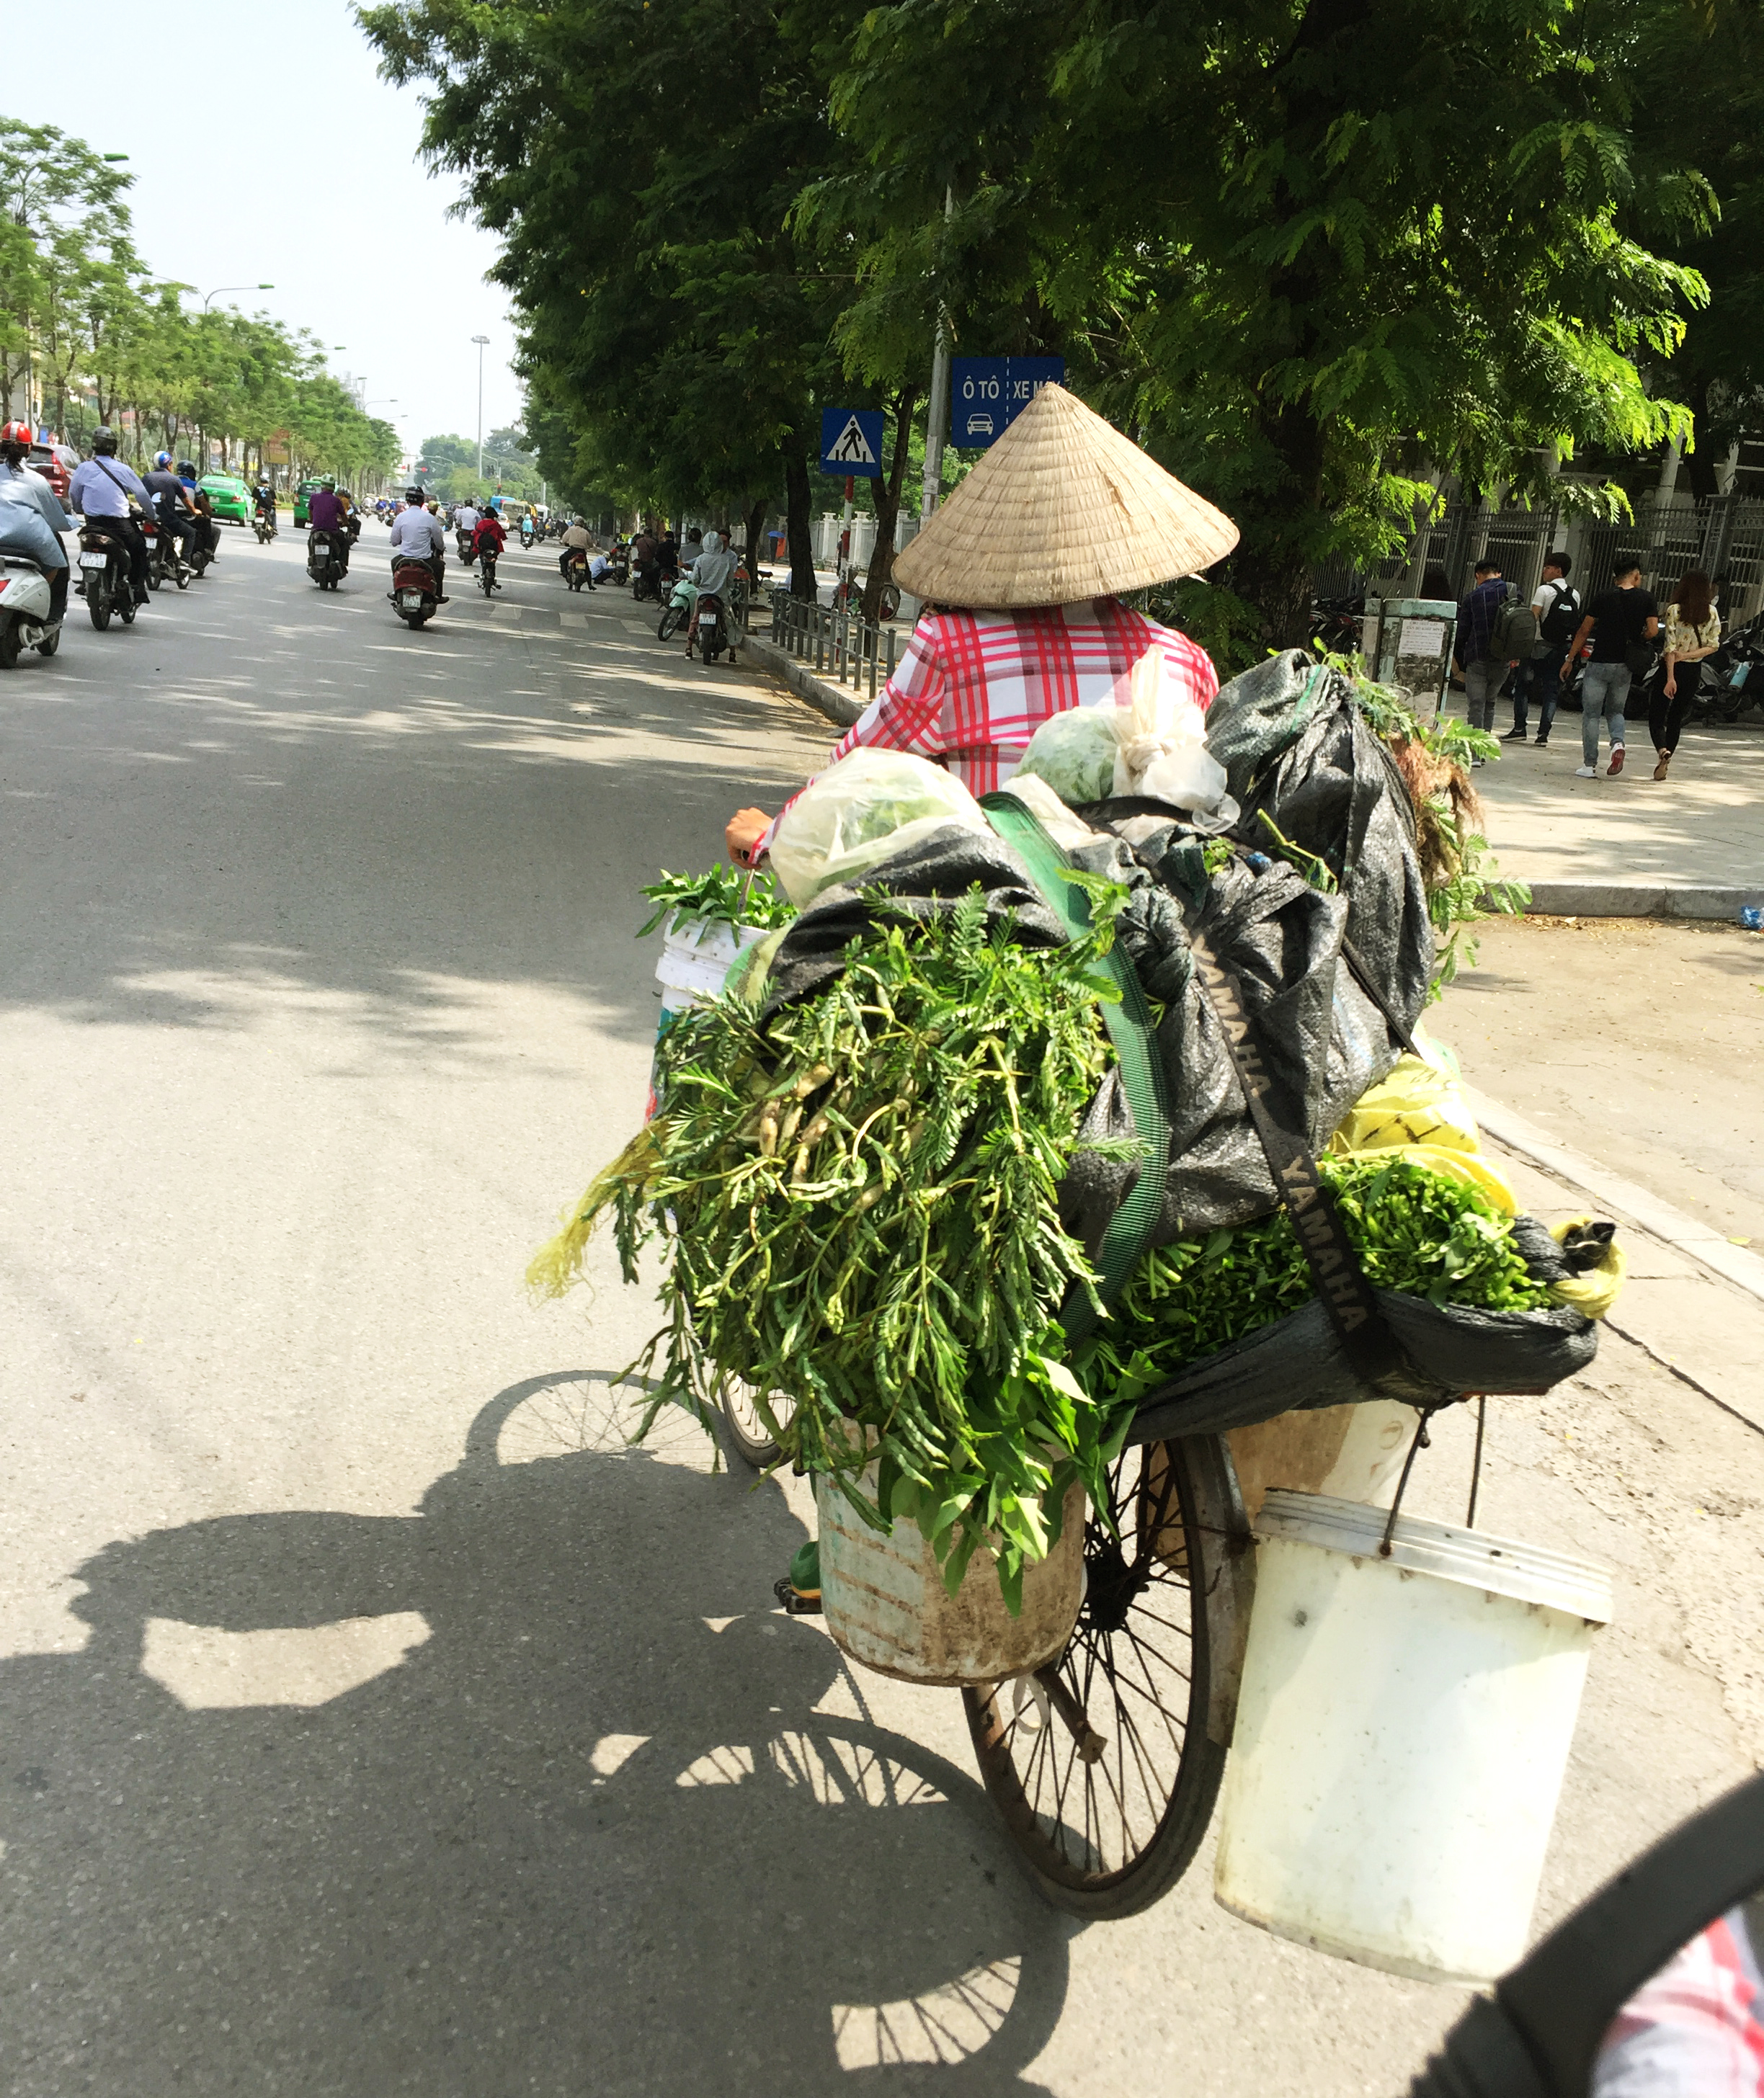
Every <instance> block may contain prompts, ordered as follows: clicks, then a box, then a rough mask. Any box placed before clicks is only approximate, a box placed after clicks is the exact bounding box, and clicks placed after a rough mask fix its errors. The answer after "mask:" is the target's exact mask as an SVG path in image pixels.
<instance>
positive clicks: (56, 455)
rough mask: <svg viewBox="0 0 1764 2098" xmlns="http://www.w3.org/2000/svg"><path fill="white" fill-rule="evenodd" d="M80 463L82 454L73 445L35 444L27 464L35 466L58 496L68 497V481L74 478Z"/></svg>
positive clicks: (64, 499) (65, 498)
mask: <svg viewBox="0 0 1764 2098" xmlns="http://www.w3.org/2000/svg"><path fill="white" fill-rule="evenodd" d="M79 463H80V454H78V453H77V451H76V450H74V449H73V447H72V445H32V446H31V450H30V456H29V459H27V460H26V461H25V464H26V465H27V466H33V467H36V469H37V472H39V473H40V474H41V475H42V477H43V478H44V480H45V481H47V482H48V483H49V485H50V487H51V488H52V489H54V490H55V494H56V496H57V497H58V498H59V500H60V501H62V502H63V503H65V502H66V501H67V499H68V482H69V481H72V478H73V470H74V468H75V467H77V465H78V464H79Z"/></svg>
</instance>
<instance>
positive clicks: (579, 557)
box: [564, 546, 590, 590]
mask: <svg viewBox="0 0 1764 2098" xmlns="http://www.w3.org/2000/svg"><path fill="white" fill-rule="evenodd" d="M564 582H567V583H568V585H569V586H570V588H571V589H572V590H580V589H581V587H582V586H583V585H584V584H585V583H588V582H590V577H589V574H588V549H587V548H586V546H574V547H572V548H571V550H570V556H569V566H568V568H565V569H564Z"/></svg>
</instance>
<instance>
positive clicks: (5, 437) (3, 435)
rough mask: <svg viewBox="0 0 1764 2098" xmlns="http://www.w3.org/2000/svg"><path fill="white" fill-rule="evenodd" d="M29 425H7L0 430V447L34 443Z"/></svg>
mask: <svg viewBox="0 0 1764 2098" xmlns="http://www.w3.org/2000/svg"><path fill="white" fill-rule="evenodd" d="M34 442H35V440H34V439H33V437H32V436H31V426H30V424H29V423H8V424H7V426H6V428H4V429H3V430H0V445H29V444H32V443H34Z"/></svg>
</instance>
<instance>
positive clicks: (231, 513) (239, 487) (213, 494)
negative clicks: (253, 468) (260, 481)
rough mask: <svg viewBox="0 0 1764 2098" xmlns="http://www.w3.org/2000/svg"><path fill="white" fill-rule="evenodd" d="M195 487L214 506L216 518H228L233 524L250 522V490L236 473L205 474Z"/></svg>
mask: <svg viewBox="0 0 1764 2098" xmlns="http://www.w3.org/2000/svg"><path fill="white" fill-rule="evenodd" d="M196 485H197V487H198V488H200V489H201V490H202V492H203V493H204V495H206V496H207V497H208V500H209V502H210V503H213V505H214V514H215V516H217V517H226V518H230V520H232V522H233V523H234V524H249V523H250V522H251V509H252V503H251V490H250V489H248V488H247V487H246V485H245V484H244V481H241V480H240V479H239V476H238V475H237V474H236V473H205V474H204V476H202V478H201V480H200V481H198V482H197V483H196Z"/></svg>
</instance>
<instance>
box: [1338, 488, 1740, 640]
mask: <svg viewBox="0 0 1764 2098" xmlns="http://www.w3.org/2000/svg"><path fill="white" fill-rule="evenodd" d="M1637 511H1638V515H1637V516H1636V517H1635V519H1634V520H1633V521H1631V522H1630V523H1627V524H1594V523H1591V522H1589V521H1587V520H1586V519H1585V518H1583V517H1580V516H1573V515H1572V514H1570V513H1568V512H1565V511H1559V510H1555V509H1549V510H1542V509H1539V510H1499V511H1488V510H1485V509H1483V508H1482V507H1481V505H1480V504H1477V503H1447V504H1446V507H1445V508H1444V509H1443V510H1442V511H1441V512H1440V514H1439V515H1438V516H1437V517H1435V518H1434V519H1433V520H1432V522H1431V523H1429V524H1427V525H1426V526H1424V528H1423V529H1421V530H1420V532H1418V533H1416V535H1415V538H1414V539H1413V540H1411V542H1410V545H1409V548H1408V551H1406V553H1404V554H1401V555H1395V556H1393V558H1392V559H1391V560H1388V561H1385V562H1383V563H1382V564H1380V566H1379V567H1377V568H1373V569H1355V568H1352V567H1351V566H1350V565H1349V564H1345V563H1338V564H1332V565H1330V566H1329V567H1327V568H1319V570H1318V571H1317V572H1316V574H1315V577H1314V588H1315V590H1316V593H1317V595H1319V597H1327V598H1350V597H1358V596H1361V595H1377V596H1384V597H1389V596H1393V595H1394V596H1404V595H1406V596H1411V597H1427V598H1433V597H1441V598H1452V599H1458V598H1462V597H1463V595H1464V594H1465V593H1466V591H1468V590H1469V588H1470V586H1471V583H1472V571H1473V569H1474V568H1475V566H1476V564H1477V562H1478V561H1479V560H1485V559H1486V558H1487V557H1489V556H1490V555H1493V557H1494V559H1495V560H1499V563H1500V564H1501V572H1502V573H1503V575H1504V576H1505V577H1506V578H1507V582H1510V583H1516V584H1517V585H1518V586H1519V587H1520V590H1521V592H1522V593H1523V594H1524V595H1525V596H1527V597H1529V596H1530V595H1531V594H1532V593H1533V592H1534V590H1536V588H1537V586H1538V583H1539V582H1541V581H1542V573H1543V560H1544V556H1545V555H1547V554H1548V553H1550V552H1551V551H1552V550H1554V549H1556V548H1557V547H1562V548H1565V549H1566V550H1567V551H1568V552H1569V554H1570V555H1572V557H1573V564H1574V567H1573V582H1574V584H1575V586H1576V588H1577V589H1578V590H1579V591H1580V593H1581V597H1582V602H1586V601H1588V600H1590V599H1592V598H1593V597H1595V596H1596V595H1598V593H1599V591H1600V590H1604V589H1606V588H1608V586H1609V584H1610V582H1611V577H1612V574H1613V570H1614V569H1615V568H1616V565H1617V558H1618V556H1619V555H1630V557H1632V558H1634V559H1637V560H1639V561H1640V562H1641V564H1642V581H1643V584H1644V585H1645V586H1646V587H1647V588H1648V589H1649V590H1652V591H1653V592H1654V593H1655V594H1656V595H1658V594H1659V593H1660V592H1661V591H1662V590H1670V589H1671V587H1672V586H1673V585H1674V583H1676V582H1677V581H1678V577H1680V576H1681V575H1683V573H1684V572H1685V570H1686V569H1687V568H1701V569H1703V570H1704V571H1705V573H1707V574H1708V575H1709V576H1710V577H1713V578H1714V581H1715V582H1716V583H1717V584H1718V585H1724V588H1723V589H1722V596H1723V599H1724V601H1725V603H1726V604H1727V616H1728V619H1729V621H1730V622H1738V621H1744V620H1748V619H1750V618H1752V617H1754V616H1755V615H1756V614H1757V612H1760V611H1764V503H1761V502H1759V501H1757V499H1756V498H1741V497H1740V496H1737V495H1707V496H1701V497H1699V498H1697V499H1696V501H1695V502H1691V501H1687V500H1679V501H1677V502H1674V503H1665V504H1657V503H1652V502H1649V503H1646V504H1645V506H1644V505H1643V504H1642V503H1638V504H1637Z"/></svg>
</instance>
